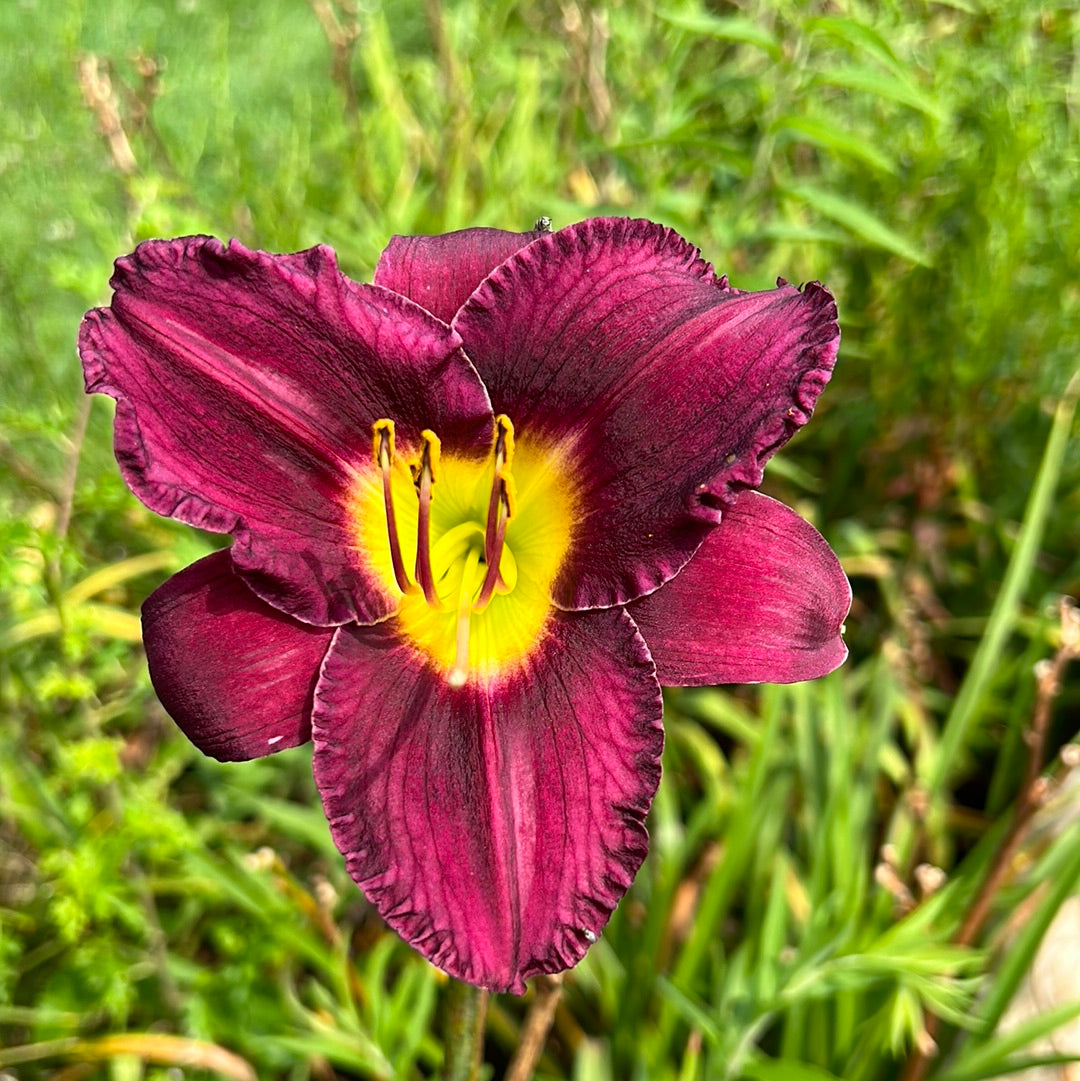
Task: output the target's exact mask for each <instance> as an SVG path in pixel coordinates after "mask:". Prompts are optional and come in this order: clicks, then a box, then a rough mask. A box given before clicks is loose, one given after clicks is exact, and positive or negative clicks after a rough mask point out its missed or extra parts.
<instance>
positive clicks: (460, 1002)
mask: <svg viewBox="0 0 1080 1081" xmlns="http://www.w3.org/2000/svg"><path fill="white" fill-rule="evenodd" d="M487 1004H488V993H487V991H483V990H481V989H480V988H478V987H471V986H469V984H467V983H461V982H460V981H459V980H451V981H450V983H449V985H448V986H447V988H446V1022H445V1034H446V1057H445V1059H444V1060H443V1081H477V1079H478V1078H479V1077H480V1063H481V1062H482V1061H483V1057H484V1028H485V1021H486V1019H487Z"/></svg>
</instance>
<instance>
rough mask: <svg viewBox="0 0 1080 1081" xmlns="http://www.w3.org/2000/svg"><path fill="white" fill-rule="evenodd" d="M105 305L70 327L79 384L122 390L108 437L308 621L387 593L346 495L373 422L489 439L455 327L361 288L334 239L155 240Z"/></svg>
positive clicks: (148, 486)
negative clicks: (362, 546) (259, 246)
mask: <svg viewBox="0 0 1080 1081" xmlns="http://www.w3.org/2000/svg"><path fill="white" fill-rule="evenodd" d="M112 285H113V289H114V290H115V295H114V297H113V301H112V306H111V308H107V309H106V308H99V309H96V310H95V311H92V312H90V313H89V314H88V315H87V316H86V319H85V320H84V321H83V325H82V330H81V333H80V337H79V349H80V352H81V354H82V359H83V365H84V368H85V373H86V387H87V390H88V391H100V392H101V393H104V394H108V395H110V396H112V397H113V398H116V400H117V409H116V430H115V447H116V456H117V459H118V461H119V463H120V467H121V470H122V471H123V474H124V477H125V479H126V480H127V482H128V484H129V485H130V486H131V489H132V491H134V492H135V494H136V495H137V496H138V497H139V498H140V499H141V500H142V501H143V502H144V503H146V505H147V506H148V507H150V508H151V509H152V510H155V511H157V512H158V513H160V514H165V515H169V516H171V517H174V518H178V519H180V520H181V521H184V522H188V523H190V524H191V525H196V526H200V527H202V528H204V529H210V530H213V531H215V532H229V533H233V535H234V537H235V543H234V545H233V549H232V554H233V560H234V562H235V564H236V567H237V568H238V570H239V571H240V572H241V573H242V574H244V575H245V577H246V578H247V581H248V583H249V585H251V586H252V588H253V589H255V590H256V591H257V592H258V593H259V594H260V596H262V597H263V598H265V599H266V600H268V601H270V603H272V604H274V605H275V606H277V607H280V608H282V609H283V610H285V611H287V612H289V613H290V614H291V615H294V616H296V617H297V618H299V619H302V620H304V621H306V622H310V623H318V624H324V625H325V624H332V623H342V622H345V621H347V620H353V619H355V620H360V621H362V622H363V621H370V620H375V619H379V618H382V617H383V616H385V615H386V614H387V612H388V611H390V609H391V607H392V605H391V602H390V599H389V598H388V597H387V596H386V594H385V592H384V590H383V589H382V587H380V586H378V585H376V584H375V579H374V576H373V575H371V574H370V572H369V571H368V570H367V569H366V568H365V567H364V566H363V565H362V563H361V560H360V557H359V556H358V554H357V552H356V550H355V547H356V544H355V523H354V522H351V521H350V518H349V512H348V503H349V497H350V493H351V491H352V489H353V486H354V485H355V483H356V478H357V473H358V472H362V471H364V470H368V469H373V468H374V466H373V463H372V461H371V453H372V451H371V438H372V430H371V426H372V423H373V422H374V421H375V420H377V419H379V418H380V417H390V418H392V419H394V421H395V422H396V424H397V438H398V444H399V446H402V447H404V448H407V447H409V446H415V445H416V443H417V441H418V439H419V433H420V432H421V430H423V429H424V428H433V429H434V430H435V431H436V432H437V433H438V435H439V436H440V438H441V439H442V441H443V446H444V447H445V448H447V449H458V450H461V451H465V452H470V451H473V452H476V453H482V452H485V451H486V450H487V446H488V444H489V442H490V439H491V425H492V420H491V413H490V409H489V405H488V400H487V395H486V393H485V391H484V388H483V386H482V385H481V383H480V381H479V380H478V379H477V377H476V373H475V372H474V371H473V370H472V368H471V367H470V365H469V363H468V361H467V360H466V359H465V357H464V355H463V354H462V353H461V351H460V349H459V345H460V342H459V341H458V339H457V337H456V336H455V335H454V334H453V333H451V332H450V331H449V330H448V329H447V327H446V326H445V325H444V324H443V323H441V322H439V321H438V320H436V319H434V318H433V317H432V316H431V315H430V314H428V313H427V312H425V311H423V310H422V309H421V308H419V307H417V306H416V305H414V304H413V303H411V302H410V301H408V300H406V299H405V298H403V297H401V296H398V295H397V294H395V293H391V292H389V291H387V290H384V289H377V288H375V287H374V286H369V285H357V284H356V283H355V282H351V281H349V279H348V278H346V277H345V276H344V275H342V274H341V273H340V272H339V271H338V269H337V265H336V262H335V259H334V253H333V252H332V251H330V249H329V248H312V249H311V250H310V251H306V252H299V253H297V254H295V255H288V256H274V255H269V254H267V253H265V252H252V251H248V250H247V249H245V248H243V247H242V246H241V245H239V244H237V243H236V242H235V241H234V242H232V243H231V244H230V245H229V246H228V247H225V246H223V245H222V244H221V243H220V242H219V241H217V240H213V239H211V238H209V237H188V238H186V239H182V240H172V241H150V242H148V243H146V244H141V245H140V246H139V247H138V248H137V249H136V251H135V252H134V254H132V255H130V256H127V257H126V258H124V259H120V260H118V261H117V263H116V273H115V275H114V277H113V280H112Z"/></svg>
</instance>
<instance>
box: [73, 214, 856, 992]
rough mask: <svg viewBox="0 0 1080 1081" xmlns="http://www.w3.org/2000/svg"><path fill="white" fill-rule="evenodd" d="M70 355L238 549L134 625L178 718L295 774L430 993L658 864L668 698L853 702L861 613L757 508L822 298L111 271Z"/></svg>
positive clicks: (646, 277)
mask: <svg viewBox="0 0 1080 1081" xmlns="http://www.w3.org/2000/svg"><path fill="white" fill-rule="evenodd" d="M112 285H113V289H114V290H115V295H114V296H113V300H112V304H111V307H109V308H107V309H105V308H99V309H96V310H95V311H92V312H90V313H89V314H88V315H87V317H86V319H85V321H84V323H83V327H82V332H81V335H80V341H79V347H80V352H81V355H82V359H83V364H84V366H85V372H86V384H87V390H88V391H98V392H101V393H105V394H108V395H110V396H112V397H113V398H115V399H116V401H117V408H116V430H115V443H116V455H117V459H118V461H119V463H120V467H121V470H122V471H123V474H124V477H125V479H126V480H127V483H128V484H129V485H130V486H131V489H132V491H134V493H135V494H136V495H137V496H138V497H139V498H140V499H141V500H142V501H143V502H144V503H145V504H146V505H147V506H148V507H150V508H151V509H152V510H154V511H157V512H158V513H161V514H165V515H168V516H171V517H173V518H177V519H179V520H181V521H184V522H188V523H190V524H191V525H195V526H199V527H202V528H204V529H210V530H214V531H217V532H225V533H231V534H232V538H233V542H232V546H231V548H229V549H228V550H223V551H220V552H217V553H215V554H214V555H211V556H208V557H206V558H205V559H202V560H200V561H199V562H198V563H196V564H194V565H193V566H191V567H188V568H187V569H186V570H183V571H181V572H180V573H179V574H177V575H175V576H174V577H173V578H171V579H170V580H169V581H167V582H166V583H165V584H164V585H163V586H161V588H159V589H158V590H157V592H155V593H154V594H153V595H152V596H151V597H150V598H149V599H148V600H147V602H146V605H145V606H144V609H143V624H144V632H145V641H146V652H147V657H148V660H149V664H150V673H151V676H152V677H153V681H154V685H155V687H156V689H157V691H158V694H159V696H160V698H161V701H162V702H163V704H164V706H165V708H166V709H167V710H168V711H169V713H170V714H171V715H172V716H173V717H174V718H175V720H176V721H177V723H178V724H179V725H180V727H181V728H182V729H183V730H184V732H185V733H186V734H187V735H188V737H189V738H190V739H191V740H192V742H194V743H195V744H196V746H198V747H199V748H200V749H202V750H203V751H205V752H206V753H207V754H210V755H213V756H214V757H216V758H219V759H222V760H227V761H235V760H243V759H250V758H255V757H258V756H260V755H265V754H270V753H272V752H274V751H279V750H282V749H284V748H286V747H295V746H297V745H298V744H301V743H304V742H306V741H307V740H308V739H313V740H314V768H315V777H316V780H317V782H318V786H319V789H320V792H321V793H322V799H323V804H324V807H325V810H326V814H327V817H328V819H329V822H330V828H331V831H332V833H333V837H334V841H335V842H336V844H337V846H338V848H340V850H341V851H342V853H344V855H345V857H346V860H347V863H348V869H349V872H350V874H351V875H352V877H353V878H354V879H355V880H356V882H357V883H358V884H359V885H360V887H361V888H362V889H363V891H364V893H365V894H366V895H367V896H368V898H369V899H370V900H371V901H372V902H373V903H374V904H375V906H376V907H377V908H378V910H379V912H380V913H381V914H382V916H383V917H384V919H385V920H386V921H387V922H388V923H389V924H390V925H391V926H392V927H394V928H395V929H396V930H397V931H398V932H399V933H400V934H401V935H402V937H403V938H404V939H405V940H406V941H408V942H409V943H411V944H412V945H413V946H414V947H415V948H416V949H418V950H419V951H420V952H421V953H422V954H424V955H425V956H426V957H428V958H429V959H430V960H431V961H433V962H434V963H435V964H437V965H439V966H440V967H441V968H443V969H445V970H446V971H447V972H449V973H450V974H451V975H453V976H456V977H459V978H460V979H463V980H466V981H469V982H471V983H474V984H479V985H482V986H485V987H488V988H491V989H494V990H505V989H509V990H511V991H515V992H521V991H522V990H523V988H524V980H525V979H526V978H528V977H529V976H532V975H535V974H537V973H542V972H553V971H558V970H561V969H564V968H568V967H570V966H572V965H574V964H576V963H577V962H578V961H579V960H580V959H581V957H582V956H583V955H584V953H585V951H586V950H587V949H588V947H589V944H590V943H591V942H593V941H594V940H595V938H596V936H597V935H598V934H599V932H600V931H601V929H602V928H603V926H604V925H605V923H606V922H607V920H608V918H609V916H610V915H611V912H612V910H613V908H614V907H615V905H616V903H617V902H618V901H619V899H620V897H621V896H622V895H623V893H624V892H625V891H626V889H627V888H628V887H629V885H630V882H631V880H632V879H633V877H634V874H635V873H636V871H637V869H638V867H639V866H640V864H641V861H642V859H643V858H644V856H645V850H646V841H647V835H646V831H645V816H646V813H647V811H648V809H649V805H650V803H651V801H652V798H653V794H654V793H655V791H656V786H657V783H658V781H659V778H660V751H661V746H662V742H663V734H662V728H661V698H660V685H661V684H670V685H694V684H711V683H728V682H751V681H763V680H768V681H775V682H789V681H795V680H803V679H811V678H814V677H816V676H820V675H823V674H824V673H826V672H829V671H831V670H832V669H833V668H835V667H836V666H837V665H838V664H840V663H841V662H842V661H843V659H844V657H845V655H846V650H845V648H844V645H843V643H842V641H841V637H840V631H841V624H842V621H843V619H844V616H845V614H846V612H847V609H848V604H849V601H850V590H849V587H848V584H847V580H846V579H845V577H844V575H843V573H842V571H841V569H840V567H839V564H838V563H837V560H836V557H835V556H834V555H833V554H832V552H831V551H830V549H829V547H828V545H827V544H826V543H825V541H824V540H823V539H822V538H821V537H820V535H819V534H818V533H817V532H816V531H815V530H814V529H813V528H812V527H811V526H809V525H808V524H807V523H806V522H804V521H803V520H802V519H801V518H799V517H798V516H797V515H796V514H794V513H793V512H792V511H790V510H788V509H787V508H786V507H784V506H783V505H781V504H780V503H777V502H775V501H774V500H772V499H769V498H766V497H765V496H762V495H760V494H758V493H757V492H755V491H753V489H754V488H756V487H757V486H758V485H759V483H760V481H761V476H762V468H763V466H764V464H765V461H766V460H767V459H768V457H769V456H770V455H771V454H772V453H773V452H774V451H776V450H777V449H778V448H779V447H780V446H782V445H783V444H784V443H785V442H786V441H787V439H788V438H789V437H790V436H791V434H792V433H793V432H794V431H795V430H796V429H797V428H798V427H799V426H800V425H801V424H803V423H805V421H806V420H807V419H808V418H809V416H810V414H811V412H812V410H813V407H814V403H815V401H816V399H817V396H818V394H819V393H820V392H821V390H822V388H823V387H824V385H825V383H826V382H827V381H828V379H829V376H830V373H831V370H832V366H833V362H834V359H835V356H836V350H837V344H838V341H839V330H838V328H837V323H836V305H835V304H834V302H833V299H832V297H831V296H830V295H829V293H828V291H827V290H826V289H824V288H823V287H822V286H821V285H819V284H817V283H816V282H815V283H811V284H810V285H807V286H806V287H805V288H804V289H802V290H801V291H800V290H798V289H796V288H794V287H793V286H790V285H786V284H782V283H781V284H780V286H779V287H778V288H776V289H773V290H769V291H766V292H760V293H747V292H742V291H740V290H737V289H732V288H731V287H730V286H729V285H728V283H727V279H726V278H719V279H718V278H716V277H715V276H714V274H713V271H712V268H711V267H710V266H709V265H708V264H707V263H705V262H703V261H702V259H701V258H700V257H699V254H698V251H697V249H696V248H694V247H692V246H691V245H690V244H688V243H687V242H686V241H684V240H683V239H682V238H681V237H679V236H678V235H677V234H676V233H674V232H673V231H672V230H670V229H665V228H662V227H661V226H659V225H655V224H653V223H651V222H647V221H628V220H622V219H604V218H600V219H593V220H589V221H585V222H581V223H579V224H577V225H572V226H570V227H568V228H566V229H563V230H562V231H560V232H557V233H544V234H541V233H538V232H533V233H507V232H502V231H499V230H491V229H470V230H465V231H463V232H459V233H451V234H449V235H446V236H439V237H395V238H394V239H393V240H392V241H391V242H390V245H389V246H388V247H387V249H386V251H385V252H384V253H383V255H382V258H381V259H380V260H379V265H378V269H377V271H376V274H375V284H374V285H363V284H358V283H356V282H353V281H351V280H350V279H348V278H346V277H345V276H344V275H343V274H341V273H340V271H339V270H338V268H337V265H336V261H335V257H334V253H333V252H332V251H331V250H329V249H328V248H325V247H318V248H313V249H311V250H310V251H305V252H299V253H296V254H293V255H270V254H267V253H265V252H258V251H248V250H247V249H245V248H243V247H242V246H241V245H239V244H237V243H235V242H233V243H231V244H229V245H228V246H223V245H222V244H221V243H219V242H218V241H216V240H213V239H211V238H208V237H187V238H184V239H180V240H168V241H165V240H158V241H149V242H147V243H145V244H142V245H140V246H139V247H138V248H137V249H136V250H135V252H134V253H133V254H132V255H129V256H127V257H125V258H123V259H120V260H119V261H118V262H117V264H116V273H115V276H114V278H113V280H112Z"/></svg>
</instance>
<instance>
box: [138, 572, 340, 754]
mask: <svg viewBox="0 0 1080 1081" xmlns="http://www.w3.org/2000/svg"><path fill="white" fill-rule="evenodd" d="M142 615H143V641H144V643H145V645H146V659H147V662H148V664H149V666H150V678H151V679H152V680H153V683H154V690H156V691H157V695H158V698H160V699H161V704H162V705H163V706H164V707H165V709H166V711H167V712H168V714H169V716H171V717H172V719H173V720H174V721H176V723H177V724H178V725H179V726H180V728H181V729H183V731H184V734H185V735H186V736H187V737H188V739H190V740H191V742H192V743H194V744H195V746H196V747H198V748H199V750H200V751H203V752H204V753H205V754H208V755H211V756H213V757H214V758H217V759H220V760H221V761H223V762H239V761H243V760H246V759H249V758H260V757H262V756H263V755H267V754H273V753H274V752H276V751H283V750H285V749H286V748H287V747H297V746H299V745H300V744H301V743H307V741H308V740H309V739H310V738H311V707H312V701H313V697H314V692H315V683H316V681H317V679H318V675H319V665H320V664H321V663H322V659H323V657H324V656H325V654H326V651H327V649H328V648H329V646H330V640H331V638H332V637H333V634H334V631H333V630H332V629H329V630H328V629H324V628H318V627H309V626H307V625H306V624H304V623H297V622H296V620H294V619H290V618H289V617H288V616H286V615H284V614H283V613H281V612H279V611H278V610H277V609H276V608H271V607H270V606H269V605H268V604H266V603H265V602H264V601H261V600H260V599H259V598H258V597H256V596H255V594H254V593H252V591H251V590H250V589H248V587H247V586H246V585H245V584H244V581H243V579H241V578H240V577H239V575H237V574H236V572H235V571H234V570H233V566H232V560H231V559H230V558H229V553H228V551H227V550H225V551H220V552H215V553H214V554H213V555H209V556H207V557H206V558H205V559H200V560H199V561H198V562H197V563H193V564H192V565H191V566H190V567H187V568H185V569H184V570H182V571H180V572H179V573H178V574H174V575H173V576H172V578H170V579H169V580H168V581H167V582H165V583H164V585H162V586H159V587H158V589H156V590H155V591H154V592H153V593H152V594H151V595H150V596H149V597H147V599H146V602H145V603H144V604H143V613H142Z"/></svg>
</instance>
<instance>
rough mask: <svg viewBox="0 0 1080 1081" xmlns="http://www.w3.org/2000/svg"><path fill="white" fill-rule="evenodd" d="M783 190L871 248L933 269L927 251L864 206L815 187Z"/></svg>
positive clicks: (810, 185)
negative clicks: (879, 249) (880, 249)
mask: <svg viewBox="0 0 1080 1081" xmlns="http://www.w3.org/2000/svg"><path fill="white" fill-rule="evenodd" d="M782 190H783V192H784V194H786V195H789V196H791V197H792V198H795V199H798V200H800V201H801V202H803V203H806V205H807V206H809V207H811V208H812V209H813V210H815V211H817V213H818V214H820V215H822V216H823V217H826V218H828V219H829V220H830V221H834V222H836V223H837V225H842V226H843V227H844V228H845V229H847V230H848V231H849V232H851V233H853V234H854V235H855V236H857V237H859V239H860V240H864V241H865V242H866V243H867V244H870V245H872V246H873V247H875V248H882V249H884V250H885V251H887V252H891V253H892V254H893V255H898V256H899V257H900V258H901V259H906V260H907V261H908V262H910V263H918V264H920V265H921V266H931V265H932V261H931V259H930V256H929V255H928V254H927V252H926V251H925V250H924V249H922V248H921V247H919V246H918V245H917V244H913V243H912V242H911V241H910V240H908V239H907V238H906V237H904V236H902V235H901V234H900V233H898V232H897V231H896V230H895V229H893V228H892V227H891V226H889V225H886V224H885V222H883V221H882V220H881V219H880V218H879V217H878V216H877V215H876V214H874V213H873V212H872V211H870V210H868V209H867V208H866V207H865V206H863V205H862V204H861V203H856V202H855V201H853V200H852V199H848V198H845V197H844V196H842V195H837V194H836V193H835V192H831V191H827V190H826V189H824V188H821V187H817V186H816V185H813V184H790V185H787V186H786V187H784V188H783V189H782Z"/></svg>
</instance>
